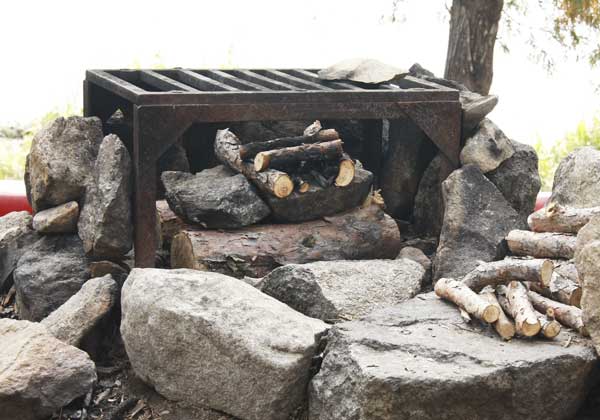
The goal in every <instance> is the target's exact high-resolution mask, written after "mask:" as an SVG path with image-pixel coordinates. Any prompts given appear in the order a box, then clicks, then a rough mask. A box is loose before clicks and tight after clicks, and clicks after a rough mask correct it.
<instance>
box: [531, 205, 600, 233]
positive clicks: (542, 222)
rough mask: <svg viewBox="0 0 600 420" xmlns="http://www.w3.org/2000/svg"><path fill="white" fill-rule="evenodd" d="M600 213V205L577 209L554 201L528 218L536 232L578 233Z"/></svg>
mask: <svg viewBox="0 0 600 420" xmlns="http://www.w3.org/2000/svg"><path fill="white" fill-rule="evenodd" d="M599 214H600V207H590V208H583V209H577V208H572V207H565V206H561V205H560V204H555V203H552V204H550V205H548V207H546V208H542V209H540V210H538V211H536V212H535V213H532V214H530V215H529V217H528V218H527V224H528V225H529V228H530V229H531V230H532V231H534V232H559V233H577V232H579V229H581V228H582V227H583V226H585V225H586V224H587V223H588V222H589V221H590V220H591V219H592V217H594V216H596V215H599Z"/></svg>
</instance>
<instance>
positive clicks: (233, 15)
mask: <svg viewBox="0 0 600 420" xmlns="http://www.w3.org/2000/svg"><path fill="white" fill-rule="evenodd" d="M392 3H393V0H370V1H364V0H345V1H344V0H320V1H316V0H303V1H299V2H298V1H294V2H291V1H283V0H249V1H243V0H239V1H234V0H220V1H219V2H214V1H211V2H208V1H201V0H197V1H193V2H192V1H183V0H170V1H155V0H145V1H125V0H120V1H119V0H102V1H96V2H91V1H84V0H80V1H67V0H52V1H43V0H42V1H33V0H19V1H2V2H0V125H6V124H14V123H20V124H27V122H28V121H31V120H32V119H35V118H37V117H40V116H42V115H43V114H45V113H46V112H48V111H50V110H53V109H64V108H65V106H66V105H67V104H73V105H76V106H77V107H79V106H80V104H81V103H82V99H81V86H82V80H83V77H84V71H85V69H86V68H126V67H136V66H141V67H154V66H157V65H159V66H166V67H175V66H179V67H190V68H203V67H325V66H328V65H330V64H332V63H334V62H336V61H338V60H341V59H344V58H349V57H373V58H378V59H380V60H382V61H385V62H387V63H390V64H394V65H397V66H401V67H409V66H410V65H411V64H412V63H414V62H419V63H421V65H423V66H424V67H426V68H429V69H430V70H432V71H434V72H435V73H436V74H437V75H442V73H443V69H444V61H445V58H446V47H447V38H448V13H447V11H446V8H445V7H446V2H444V1H443V0H406V1H405V2H400V3H399V13H398V19H397V20H396V21H395V22H392V20H391V11H392ZM448 3H449V0H448ZM509 44H510V45H509V46H510V47H511V52H510V54H506V53H504V52H502V51H501V49H500V48H496V55H495V60H496V61H495V76H494V84H493V86H492V92H493V93H496V94H498V95H499V96H500V103H499V105H498V107H497V108H496V110H495V111H494V112H493V113H492V115H491V117H492V118H493V119H494V120H495V121H496V123H498V124H499V125H500V127H501V128H502V129H503V130H504V131H505V132H506V134H508V135H509V136H510V137H511V138H514V139H516V140H520V141H524V142H528V143H533V142H534V141H535V140H536V138H537V136H540V137H541V138H542V139H543V140H544V141H545V142H546V141H548V142H550V141H554V140H556V139H559V138H561V137H562V136H563V135H564V133H565V132H566V131H569V130H572V129H574V128H575V126H576V125H577V123H578V122H579V121H580V120H582V119H585V120H589V119H591V118H592V117H593V116H594V115H598V112H600V95H598V94H597V92H595V91H594V88H595V86H598V85H600V77H599V74H598V72H599V71H600V70H599V69H594V70H592V69H590V68H589V66H588V65H587V63H586V62H580V63H577V62H576V61H575V60H566V61H563V62H561V63H560V66H559V67H558V69H557V70H556V71H555V73H554V74H552V75H549V74H547V73H546V71H545V70H544V69H543V68H542V66H541V65H539V64H536V63H533V62H531V61H530V60H529V59H528V54H529V53H530V52H531V50H530V48H529V47H527V46H525V41H524V39H521V38H520V37H519V36H514V37H513V39H511V40H510V41H509ZM594 83H595V84H594Z"/></svg>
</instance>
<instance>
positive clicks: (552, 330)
mask: <svg viewBox="0 0 600 420" xmlns="http://www.w3.org/2000/svg"><path fill="white" fill-rule="evenodd" d="M535 313H536V315H537V317H538V321H540V325H541V327H542V328H541V330H540V334H541V335H543V336H544V337H546V338H554V337H556V336H557V335H558V334H560V330H561V326H560V323H559V322H556V320H554V319H553V318H551V317H549V316H548V315H544V314H542V313H540V312H538V311H535Z"/></svg>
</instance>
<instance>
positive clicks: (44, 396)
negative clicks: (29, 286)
mask: <svg viewBox="0 0 600 420" xmlns="http://www.w3.org/2000/svg"><path fill="white" fill-rule="evenodd" d="M0 341H1V342H2V351H1V352H0V407H2V410H0V420H16V419H18V420H38V419H39V420H42V419H47V418H49V417H50V416H51V415H52V413H53V412H54V411H56V410H57V409H59V408H61V407H63V406H65V405H67V404H68V403H70V402H71V401H72V400H74V399H75V398H77V397H80V396H82V395H84V394H86V393H87V392H89V391H91V389H92V386H93V384H94V383H95V382H96V369H95V366H94V363H93V362H92V361H91V360H90V358H89V357H88V355H87V354H86V353H85V352H83V351H81V350H79V349H76V348H75V347H72V346H69V345H68V344H65V343H63V342H62V341H59V340H57V339H56V338H54V337H53V336H52V335H50V334H49V333H48V331H46V329H45V328H44V327H43V326H42V325H39V324H35V323H31V322H28V321H16V320H11V319H0Z"/></svg>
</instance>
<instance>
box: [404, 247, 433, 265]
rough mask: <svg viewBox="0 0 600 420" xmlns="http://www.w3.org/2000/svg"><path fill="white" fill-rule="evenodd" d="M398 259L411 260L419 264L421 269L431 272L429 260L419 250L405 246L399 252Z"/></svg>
mask: <svg viewBox="0 0 600 420" xmlns="http://www.w3.org/2000/svg"><path fill="white" fill-rule="evenodd" d="M398 258H406V259H409V260H412V261H414V262H416V263H419V265H420V266H421V267H423V268H424V269H425V271H428V270H431V260H430V259H429V257H428V256H427V255H425V253H424V252H423V251H422V250H420V249H419V248H415V247H412V246H405V247H404V248H402V249H401V250H400V253H399V254H398Z"/></svg>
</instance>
